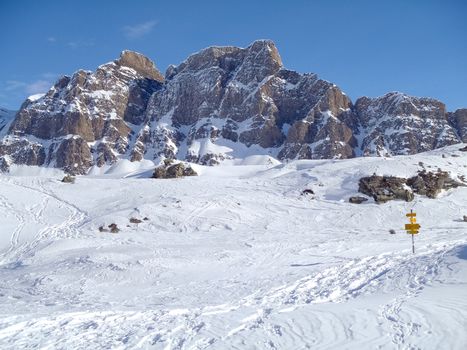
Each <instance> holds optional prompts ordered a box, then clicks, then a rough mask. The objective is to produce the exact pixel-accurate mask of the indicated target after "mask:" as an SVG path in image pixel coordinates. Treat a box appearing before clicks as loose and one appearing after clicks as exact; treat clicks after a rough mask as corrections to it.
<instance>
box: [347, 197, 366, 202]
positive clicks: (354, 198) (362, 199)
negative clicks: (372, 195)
mask: <svg viewBox="0 0 467 350" xmlns="http://www.w3.org/2000/svg"><path fill="white" fill-rule="evenodd" d="M367 200H368V198H366V197H362V196H352V197H350V198H349V203H353V204H362V203H363V202H366V201H367Z"/></svg>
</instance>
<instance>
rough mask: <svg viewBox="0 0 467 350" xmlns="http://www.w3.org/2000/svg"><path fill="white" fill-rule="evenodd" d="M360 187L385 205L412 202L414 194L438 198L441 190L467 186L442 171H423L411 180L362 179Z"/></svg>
mask: <svg viewBox="0 0 467 350" xmlns="http://www.w3.org/2000/svg"><path fill="white" fill-rule="evenodd" d="M358 185H359V187H358V191H359V192H361V193H363V194H366V195H367V196H370V197H373V199H374V200H375V202H376V203H385V202H387V201H390V200H393V199H402V200H405V201H406V202H410V201H412V200H413V199H414V193H416V194H419V195H424V196H427V197H428V198H436V197H437V196H438V194H439V193H440V192H441V190H449V189H451V188H457V187H459V186H466V185H465V184H464V183H462V182H459V181H457V180H454V179H452V178H451V177H450V176H449V174H448V173H447V172H445V171H441V170H439V171H438V172H436V173H435V172H427V171H425V170H423V171H420V172H419V173H418V174H417V175H415V176H413V177H411V178H409V179H405V178H401V177H394V176H378V175H372V176H368V177H362V178H361V179H360V180H359V183H358ZM352 198H354V197H352ZM351 202H352V201H351Z"/></svg>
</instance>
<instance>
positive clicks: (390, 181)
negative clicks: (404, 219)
mask: <svg viewBox="0 0 467 350" xmlns="http://www.w3.org/2000/svg"><path fill="white" fill-rule="evenodd" d="M406 182H407V180H406V179H404V178H400V177H395V176H378V175H372V176H369V177H362V178H361V179H360V180H359V188H358V191H359V192H361V193H363V194H366V195H367V196H370V197H373V199H374V200H375V202H376V203H385V202H387V201H390V200H393V199H402V200H405V201H406V202H410V201H412V200H413V199H414V195H413V193H412V191H409V190H408V189H406V187H405V184H406Z"/></svg>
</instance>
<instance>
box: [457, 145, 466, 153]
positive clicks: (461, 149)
mask: <svg viewBox="0 0 467 350" xmlns="http://www.w3.org/2000/svg"><path fill="white" fill-rule="evenodd" d="M459 151H462V152H467V146H465V147H462V148H459Z"/></svg>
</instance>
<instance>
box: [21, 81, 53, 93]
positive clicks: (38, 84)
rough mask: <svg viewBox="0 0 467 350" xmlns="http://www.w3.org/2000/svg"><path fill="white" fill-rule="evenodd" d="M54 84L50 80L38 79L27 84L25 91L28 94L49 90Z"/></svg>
mask: <svg viewBox="0 0 467 350" xmlns="http://www.w3.org/2000/svg"><path fill="white" fill-rule="evenodd" d="M51 86H52V83H51V82H50V81H49V80H42V79H41V80H36V81H33V82H32V83H30V84H27V85H26V87H25V89H24V90H25V91H26V92H27V93H28V94H39V93H44V92H47V91H48V90H49V89H50V88H51Z"/></svg>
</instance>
